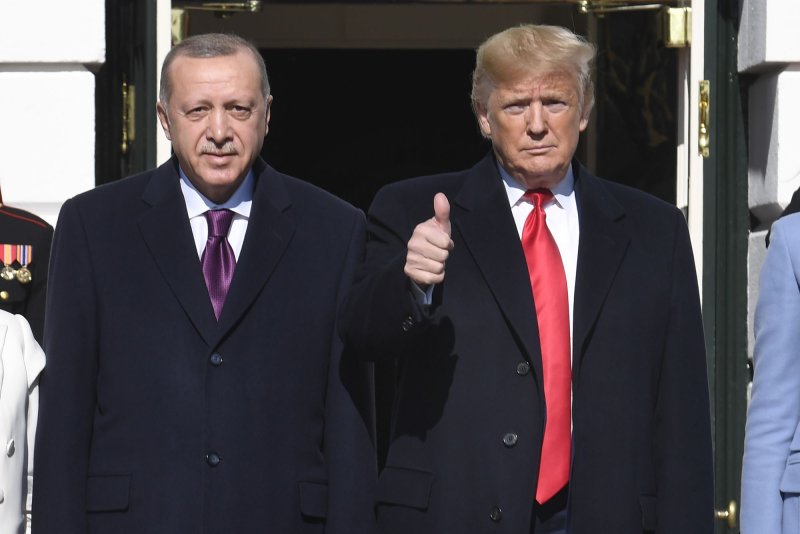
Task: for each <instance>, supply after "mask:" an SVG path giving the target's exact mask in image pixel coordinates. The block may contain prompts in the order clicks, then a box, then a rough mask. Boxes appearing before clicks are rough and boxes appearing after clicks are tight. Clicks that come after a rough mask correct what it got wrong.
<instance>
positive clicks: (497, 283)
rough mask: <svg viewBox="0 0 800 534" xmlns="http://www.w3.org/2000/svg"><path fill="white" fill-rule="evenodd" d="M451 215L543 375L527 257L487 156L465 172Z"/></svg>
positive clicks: (512, 327)
mask: <svg viewBox="0 0 800 534" xmlns="http://www.w3.org/2000/svg"><path fill="white" fill-rule="evenodd" d="M451 217H452V221H453V224H454V225H455V226H456V227H457V228H458V231H459V232H460V234H461V237H462V239H463V241H464V245H465V246H466V248H467V249H468V250H469V253H470V254H471V255H472V257H473V258H474V259H475V263H476V264H477V265H478V268H479V269H480V271H481V274H482V275H483V277H484V279H485V280H486V283H487V285H488V286H489V289H490V290H491V292H492V294H493V295H494V297H495V299H496V301H497V304H498V306H499V307H500V309H501V311H502V313H503V315H504V316H505V317H506V320H507V321H508V323H509V325H510V327H511V329H512V331H513V332H514V334H515V335H516V336H517V338H518V339H519V340H520V342H521V343H522V346H523V347H524V348H525V352H526V353H527V355H528V358H529V359H530V362H531V364H532V365H533V366H534V369H535V370H536V372H537V376H540V377H541V376H542V362H541V354H540V350H539V332H538V327H537V325H536V312H535V309H534V305H533V298H532V296H531V290H530V280H529V278H528V271H527V267H526V263H525V255H524V253H523V251H522V245H521V244H520V240H519V235H518V233H517V229H516V225H515V224H514V218H513V216H512V215H511V210H510V208H509V205H508V195H507V194H506V192H505V189H504V187H503V183H502V179H501V178H500V174H499V172H498V171H497V167H496V164H495V161H494V158H493V157H492V156H491V155H489V156H487V157H486V158H484V159H483V160H482V161H481V162H480V163H478V164H477V165H476V166H475V167H473V168H472V169H471V170H470V171H469V174H468V175H467V179H466V180H465V182H464V186H463V187H462V189H461V191H460V192H459V193H458V195H457V196H456V198H455V200H454V210H453V211H452V212H451ZM456 246H457V247H458V246H459V243H457V242H456Z"/></svg>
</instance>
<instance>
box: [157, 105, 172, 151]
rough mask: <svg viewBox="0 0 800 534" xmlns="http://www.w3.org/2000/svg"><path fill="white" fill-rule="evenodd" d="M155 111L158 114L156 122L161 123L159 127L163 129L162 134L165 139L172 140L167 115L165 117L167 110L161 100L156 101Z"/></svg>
mask: <svg viewBox="0 0 800 534" xmlns="http://www.w3.org/2000/svg"><path fill="white" fill-rule="evenodd" d="M156 113H157V114H158V122H160V123H161V129H162V130H164V135H166V136H167V139H169V140H170V141H172V135H171V134H170V133H169V117H167V110H166V109H165V108H164V106H163V104H161V102H160V101H159V102H156Z"/></svg>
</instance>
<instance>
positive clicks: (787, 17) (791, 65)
mask: <svg viewBox="0 0 800 534" xmlns="http://www.w3.org/2000/svg"><path fill="white" fill-rule="evenodd" d="M739 28H740V30H739V57H738V67H739V71H740V72H742V73H748V74H751V75H753V76H754V77H755V80H754V81H753V83H752V84H751V85H750V91H749V105H748V118H747V119H748V132H747V134H748V151H749V152H748V186H749V205H750V211H751V213H752V214H753V215H754V216H755V217H756V218H757V219H758V220H759V226H758V228H756V229H755V230H754V231H753V232H752V233H751V235H750V245H749V249H748V268H749V275H748V278H749V279H748V284H749V287H748V295H749V298H748V336H749V337H748V340H749V343H748V345H749V347H748V348H749V354H750V355H751V356H752V342H753V339H752V331H753V313H754V310H755V304H756V301H757V299H758V278H759V274H760V271H761V265H762V263H763V261H764V253H765V248H764V246H765V244H764V237H765V235H766V230H767V229H768V228H769V226H770V225H771V224H772V222H773V221H774V220H775V218H776V217H777V216H778V215H779V214H780V212H781V211H782V210H783V208H784V207H785V206H786V204H788V203H789V200H790V198H791V196H792V193H794V191H795V190H796V189H797V188H798V187H800V98H798V95H800V40H799V39H798V36H797V32H798V28H800V10H798V9H797V0H744V2H743V4H742V12H741V19H740V24H739Z"/></svg>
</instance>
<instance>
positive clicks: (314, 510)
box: [298, 482, 328, 519]
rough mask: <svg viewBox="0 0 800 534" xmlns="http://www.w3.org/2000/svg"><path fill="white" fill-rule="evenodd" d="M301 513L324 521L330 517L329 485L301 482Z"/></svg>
mask: <svg viewBox="0 0 800 534" xmlns="http://www.w3.org/2000/svg"><path fill="white" fill-rule="evenodd" d="M298 485H299V487H300V513H301V514H303V515H304V516H307V517H317V518H320V519H324V518H325V517H327V516H328V485H327V484H325V483H324V482H299V483H298Z"/></svg>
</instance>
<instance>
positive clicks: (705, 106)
mask: <svg viewBox="0 0 800 534" xmlns="http://www.w3.org/2000/svg"><path fill="white" fill-rule="evenodd" d="M710 98H711V83H710V82H709V81H708V80H701V81H700V91H699V103H698V106H699V108H700V109H699V110H698V112H699V120H698V123H697V128H698V131H697V133H698V135H697V148H698V152H700V155H701V156H703V157H704V158H707V157H708V156H709V147H710V143H711V141H710V139H709V138H710V135H711V133H710V131H709V129H710V127H711V113H710V106H711V103H710Z"/></svg>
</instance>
